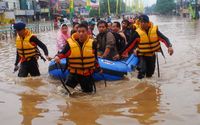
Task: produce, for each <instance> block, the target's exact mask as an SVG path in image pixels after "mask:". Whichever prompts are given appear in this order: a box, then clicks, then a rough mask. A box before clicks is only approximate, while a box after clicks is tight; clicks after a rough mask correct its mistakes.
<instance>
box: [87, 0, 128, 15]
mask: <svg viewBox="0 0 200 125" xmlns="http://www.w3.org/2000/svg"><path fill="white" fill-rule="evenodd" d="M109 1H110V13H111V14H115V13H116V5H117V4H116V2H117V0H109ZM125 7H126V4H125V3H124V1H123V0H119V4H118V13H119V14H120V13H124V12H125ZM98 14H99V12H98V9H97V10H96V9H91V10H90V16H98ZM100 14H101V15H100V16H104V15H106V14H108V2H107V0H101V1H100Z"/></svg>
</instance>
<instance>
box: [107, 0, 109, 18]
mask: <svg viewBox="0 0 200 125" xmlns="http://www.w3.org/2000/svg"><path fill="white" fill-rule="evenodd" d="M107 3H108V15H109V16H110V0H107Z"/></svg>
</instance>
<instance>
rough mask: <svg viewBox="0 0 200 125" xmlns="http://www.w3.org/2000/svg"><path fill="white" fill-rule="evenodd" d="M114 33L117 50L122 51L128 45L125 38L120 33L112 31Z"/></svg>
mask: <svg viewBox="0 0 200 125" xmlns="http://www.w3.org/2000/svg"><path fill="white" fill-rule="evenodd" d="M112 34H113V35H114V37H115V40H116V47H117V51H118V52H119V53H120V52H121V51H122V50H123V49H124V48H125V46H126V42H125V39H124V38H123V37H122V36H121V35H120V34H119V33H115V32H112Z"/></svg>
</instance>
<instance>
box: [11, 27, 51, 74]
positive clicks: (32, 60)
mask: <svg viewBox="0 0 200 125" xmlns="http://www.w3.org/2000/svg"><path fill="white" fill-rule="evenodd" d="M14 29H15V30H16V32H17V34H18V36H17V38H16V48H17V52H16V61H15V68H14V71H17V70H18V69H19V73H18V77H27V76H28V74H29V73H30V75H31V76H39V75H40V72H39V69H38V63H37V59H38V57H42V56H41V53H40V52H39V49H38V48H37V47H40V48H41V49H42V50H43V51H44V54H45V56H46V59H47V60H50V59H51V58H50V57H49V56H48V50H47V47H46V45H45V44H44V43H42V42H41V41H40V40H39V39H38V38H37V37H36V36H35V35H33V34H32V33H31V31H29V30H28V29H26V25H25V24H24V23H16V24H14ZM42 58H43V59H44V57H42ZM19 63H20V68H19V66H18V64H19Z"/></svg>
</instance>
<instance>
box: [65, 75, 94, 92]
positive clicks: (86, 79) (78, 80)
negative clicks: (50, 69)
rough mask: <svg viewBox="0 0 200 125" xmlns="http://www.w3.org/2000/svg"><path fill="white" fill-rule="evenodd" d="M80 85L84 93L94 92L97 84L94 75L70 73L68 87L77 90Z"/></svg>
mask: <svg viewBox="0 0 200 125" xmlns="http://www.w3.org/2000/svg"><path fill="white" fill-rule="evenodd" d="M78 84H80V86H81V89H82V91H83V92H86V93H87V92H93V87H94V84H95V82H94V79H93V77H92V75H90V76H82V75H78V74H71V73H70V74H69V76H68V80H67V82H66V85H67V86H70V87H72V88H75V87H76V86H77V85H78Z"/></svg>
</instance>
